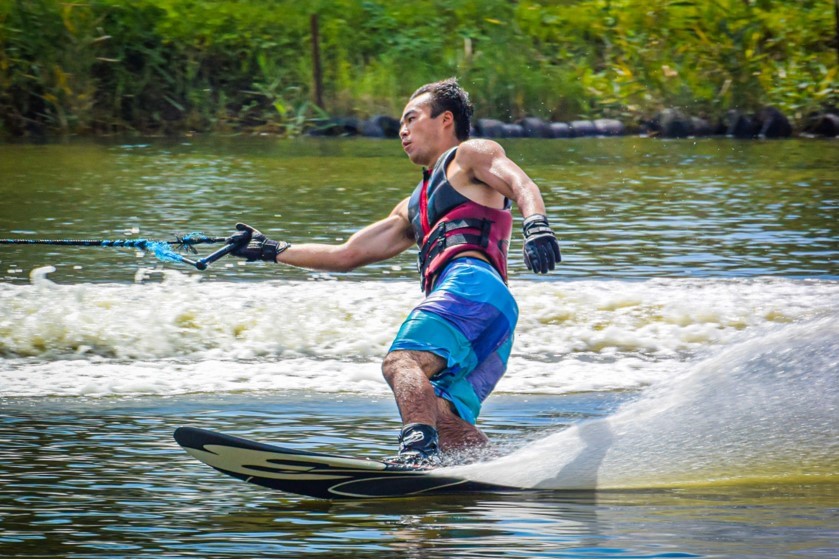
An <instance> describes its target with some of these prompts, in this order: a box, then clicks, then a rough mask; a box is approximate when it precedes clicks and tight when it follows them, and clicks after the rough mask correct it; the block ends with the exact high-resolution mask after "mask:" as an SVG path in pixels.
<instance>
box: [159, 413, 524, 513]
mask: <svg viewBox="0 0 839 560" xmlns="http://www.w3.org/2000/svg"><path fill="white" fill-rule="evenodd" d="M175 441H177V442H178V444H180V446H181V447H183V448H184V449H185V450H186V451H187V453H189V454H190V455H192V456H193V457H195V458H196V459H198V460H199V461H201V462H203V463H206V464H208V465H210V466H211V467H213V468H214V469H216V470H218V471H221V472H223V473H224V474H227V475H230V476H232V477H235V478H238V479H240V480H244V481H245V482H250V483H251V484H258V485H260V486H265V487H267V488H272V489H274V490H282V491H284V492H291V493H292V494H302V495H304V496H312V497H314V498H328V499H348V498H355V499H358V498H393V497H405V496H417V495H436V494H463V493H469V492H503V491H511V490H515V489H514V488H507V487H503V486H495V485H491V484H484V483H481V482H473V481H470V480H465V479H462V478H457V477H451V476H445V475H437V474H435V473H434V472H433V471H429V470H419V469H413V468H410V467H404V466H397V465H391V464H388V463H384V462H382V461H376V460H372V459H356V458H353V457H343V456H340V455H326V454H323V453H312V452H308V451H301V450H299V449H289V448H287V447H280V446H278V445H267V444H264V443H257V442H255V441H250V440H247V439H243V438H239V437H234V436H228V435H225V434H220V433H217V432H211V431H209V430H202V429H200V428H178V429H177V430H175Z"/></svg>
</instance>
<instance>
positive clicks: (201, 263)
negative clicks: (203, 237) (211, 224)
mask: <svg viewBox="0 0 839 560" xmlns="http://www.w3.org/2000/svg"><path fill="white" fill-rule="evenodd" d="M238 246H239V243H228V244H227V245H225V246H224V247H222V248H221V249H218V250H217V251H214V252H212V253H210V254H209V255H207V256H206V257H204V258H203V259H198V260H197V261H195V262H192V263H189V264H192V265H193V266H194V267H195V268H197V269H198V270H206V269H207V267H208V266H209V265H211V264H212V263H214V262H216V261H217V260H219V259H220V258H222V257H223V256H224V255H226V254H228V253H230V252H231V251H233V250H234V249H235V248H236V247H238Z"/></svg>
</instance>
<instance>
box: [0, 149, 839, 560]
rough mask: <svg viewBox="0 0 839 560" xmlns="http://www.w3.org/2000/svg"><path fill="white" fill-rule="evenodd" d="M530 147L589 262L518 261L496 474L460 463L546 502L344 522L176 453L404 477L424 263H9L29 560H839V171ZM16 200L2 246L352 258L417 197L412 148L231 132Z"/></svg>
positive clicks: (28, 165)
mask: <svg viewBox="0 0 839 560" xmlns="http://www.w3.org/2000/svg"><path fill="white" fill-rule="evenodd" d="M504 147H505V148H506V150H507V152H508V153H509V154H510V155H511V156H512V157H513V158H514V159H515V160H516V161H517V162H518V163H519V164H520V165H521V166H522V167H523V168H524V169H525V170H526V171H527V172H528V173H529V174H530V175H531V176H532V177H533V178H534V179H535V180H536V181H537V182H538V184H539V185H540V186H541V188H542V190H543V193H544V197H545V201H546V204H547V207H548V213H549V215H550V219H551V223H552V224H553V226H554V228H555V230H556V231H557V232H558V234H559V237H560V239H561V245H562V248H563V255H564V262H563V263H562V264H561V265H560V267H559V268H558V270H557V271H556V272H555V273H553V274H552V275H550V276H547V277H537V276H535V275H532V274H530V273H529V272H528V271H527V270H526V269H525V267H524V265H523V263H522V261H521V258H520V256H519V255H520V250H521V244H520V241H519V240H518V239H517V238H516V239H514V242H513V247H512V251H511V271H510V272H511V274H510V277H511V283H510V285H511V289H512V291H513V293H514V295H515V296H516V298H517V301H518V303H519V306H520V307H521V310H522V317H521V320H520V322H519V327H518V330H517V339H516V344H515V346H514V349H513V354H512V357H511V361H510V368H509V371H508V374H507V375H506V376H505V378H504V379H503V380H502V381H501V383H500V384H499V386H498V388H497V391H496V393H495V394H494V395H493V396H492V397H491V398H490V400H489V401H488V402H487V405H486V407H485V410H484V413H483V414H482V417H481V427H482V428H483V429H484V430H485V431H486V432H487V433H488V434H489V435H490V437H491V438H492V440H493V441H494V442H495V447H494V448H493V450H492V453H490V454H488V455H486V456H483V457H480V460H479V461H478V462H477V463H475V464H473V465H470V466H467V467H457V468H459V469H461V470H460V471H459V472H460V474H462V475H465V476H469V477H470V478H473V479H476V480H484V481H490V482H499V483H506V484H513V485H516V486H521V487H524V488H527V489H528V490H527V491H525V492H521V493H513V494H506V495H475V496H463V497H458V498H451V497H449V498H445V499H443V498H440V499H437V498H422V499H406V500H379V501H372V502H352V501H350V502H335V503H330V502H326V501H320V500H310V499H305V498H301V497H296V496H291V495H286V494H281V493H274V492H268V491H266V490H264V489H261V488H259V487H255V486H250V485H246V484H243V483H241V482H239V481H236V480H233V479H230V478H227V477H224V476H222V475H220V474H218V473H216V472H215V471H212V470H211V469H209V468H208V467H206V466H204V465H202V464H200V463H198V462H197V461H195V460H194V459H192V458H191V457H189V456H188V455H187V454H186V453H184V452H183V451H182V450H181V449H179V448H178V447H177V445H176V444H175V443H174V441H173V440H172V438H171V434H172V431H174V429H175V428H176V427H178V426H180V425H193V426H200V427H205V428H210V429H216V430H221V431H226V432H229V433H233V434H238V435H242V436H245V437H250V438H254V439H258V440H260V441H268V442H270V441H275V442H278V443H283V444H286V445H291V446H299V447H302V448H305V449H311V450H320V451H327V452H340V453H346V454H353V455H360V456H371V457H381V456H383V455H389V454H391V453H392V452H393V450H394V447H395V434H396V431H397V429H398V427H399V424H398V415H397V411H396V407H395V405H394V404H393V401H392V397H391V396H390V393H389V390H388V388H387V385H386V384H385V383H384V381H383V380H382V377H381V373H380V366H379V363H380V360H381V358H382V357H383V356H384V354H385V353H386V351H387V348H388V346H389V344H390V341H391V339H392V337H393V335H394V333H395V332H396V329H397V328H398V326H399V324H400V323H401V321H402V319H403V318H404V316H405V314H406V313H407V311H408V310H409V309H410V308H411V307H412V306H413V305H415V304H416V303H417V302H418V301H420V299H421V297H422V294H421V292H420V290H419V286H418V282H417V281H416V277H415V272H414V256H413V254H411V253H412V252H411V251H409V252H406V253H405V254H404V255H401V256H400V257H398V258H396V259H393V260H391V261H388V262H386V263H380V264H377V265H373V266H370V267H365V268H363V269H359V270H357V271H354V272H352V273H348V274H323V273H313V272H310V271H303V270H297V269H291V268H287V267H277V266H271V265H268V264H267V263H253V264H247V265H245V264H244V263H241V262H239V261H237V260H235V259H232V258H227V259H223V260H221V261H219V262H218V263H216V264H215V265H213V266H212V267H211V268H210V269H209V270H207V271H206V272H199V271H197V270H195V269H192V268H189V267H186V266H184V265H181V264H172V263H161V262H158V261H156V260H155V258H154V257H153V255H151V254H143V253H138V252H137V251H135V250H131V249H114V248H95V247H94V248H68V247H50V246H38V247H34V246H0V276H2V279H0V555H2V556H7V557H21V556H45V557H80V556H81V557H124V556H129V555H130V556H137V557H144V556H145V557H148V556H164V555H166V556H202V557H221V556H225V557H254V556H268V557H309V558H316V557H357V558H360V557H404V556H409V557H475V556H502V555H503V556H510V557H545V556H574V557H580V556H594V557H604V556H614V557H637V556H652V557H655V556H707V557H835V556H837V555H839V548H837V545H836V543H837V541H839V538H838V537H839V534H837V531H836V525H835V519H836V514H837V509H836V504H837V491H838V490H839V480H837V472H839V468H838V467H839V449H837V446H839V438H837V435H839V434H837V428H836V426H837V425H839V424H838V423H837V422H836V419H837V411H836V403H837V402H838V401H839V398H837V397H839V387H837V379H839V375H837V374H839V370H838V368H837V364H839V344H837V340H839V277H837V267H836V257H837V226H836V219H835V216H836V206H837V198H839V196H837V195H839V187H837V175H836V171H837V165H836V162H837V161H839V144H837V143H836V142H830V141H808V140H789V141H782V142H736V141H731V140H723V139H701V140H699V139H697V140H692V139H691V140H680V141H656V140H651V139H644V138H620V139H579V140H574V141H568V142H566V141H529V140H518V141H505V143H504ZM0 177H2V181H0V238H10V237H26V238H56V239H57V238H101V239H120V238H129V239H134V238H138V237H146V238H151V239H167V238H171V237H172V236H173V235H174V234H176V233H189V232H194V231H201V232H204V233H206V234H209V235H213V236H224V235H227V234H228V233H230V232H232V231H233V226H234V224H235V223H236V222H237V221H244V222H247V223H250V224H252V225H254V226H256V227H258V228H260V229H262V230H263V231H265V232H266V233H268V234H269V235H270V236H271V237H274V238H281V239H286V240H288V241H290V242H292V243H295V242H300V241H309V240H315V241H323V242H330V243H332V242H340V241H342V240H345V239H346V238H347V237H348V236H349V235H351V234H352V233H353V232H354V231H357V230H358V229H359V228H360V227H362V226H364V225H366V224H367V223H369V222H371V221H373V220H376V219H379V218H381V217H383V216H386V215H387V214H388V212H390V210H391V209H392V208H393V207H394V206H395V205H396V204H397V203H398V202H399V201H400V200H401V199H402V198H404V197H405V196H407V195H408V194H409V192H410V190H411V188H412V186H413V185H414V184H415V182H416V181H417V180H418V171H417V169H416V168H414V167H413V166H411V165H410V163H409V162H408V161H407V159H406V158H405V156H404V154H402V152H401V150H400V148H399V144H398V143H397V142H393V141H373V140H364V139H349V140H338V139H328V140H324V139H300V140H294V141H286V140H275V139H269V138H221V137H209V138H193V139H187V140H177V141H173V140H161V139H150V140H141V141H131V142H124V141H108V142H103V141H71V142H67V143H61V144H46V145H30V144H17V145H3V146H0ZM518 219H519V218H517V220H518ZM517 223H519V222H518V221H517ZM199 250H200V251H201V252H202V253H205V254H206V253H207V252H209V251H210V250H212V248H211V247H199Z"/></svg>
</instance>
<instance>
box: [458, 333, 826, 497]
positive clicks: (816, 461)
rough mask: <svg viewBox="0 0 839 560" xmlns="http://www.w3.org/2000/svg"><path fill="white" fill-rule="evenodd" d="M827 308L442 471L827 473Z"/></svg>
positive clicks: (760, 476) (791, 477) (608, 483)
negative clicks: (530, 438) (605, 409)
mask: <svg viewBox="0 0 839 560" xmlns="http://www.w3.org/2000/svg"><path fill="white" fill-rule="evenodd" d="M837 341H839V321H837V318H835V317H829V318H825V319H820V320H815V321H811V322H809V323H806V324H801V325H788V326H784V327H781V328H778V329H774V330H772V331H770V332H764V334H762V335H760V336H758V337H754V338H751V339H749V340H745V341H742V342H739V343H737V344H735V345H733V346H731V347H728V348H727V349H723V350H722V351H721V352H720V353H719V354H718V355H716V356H713V357H711V358H709V359H706V360H704V361H702V362H700V363H698V364H696V365H695V366H693V367H690V368H689V369H688V370H687V371H685V372H683V373H681V374H675V375H674V376H673V377H671V378H669V379H667V380H664V381H661V382H659V383H658V384H656V385H654V386H652V387H650V388H649V389H648V390H647V391H645V392H644V394H643V395H642V397H641V398H640V399H639V400H637V401H634V402H631V403H628V404H626V405H624V406H623V407H622V408H621V409H620V410H619V411H618V412H616V413H615V414H613V415H611V416H609V417H607V418H603V419H599V420H594V421H587V422H581V423H579V424H576V425H574V426H572V427H570V428H568V429H565V430H563V431H561V432H559V433H556V434H552V435H550V436H548V437H546V438H543V439H541V440H538V441H535V442H533V443H531V444H528V445H526V446H525V447H523V448H521V449H519V450H518V451H515V452H513V453H512V454H510V455H507V456H505V457H502V458H499V459H496V460H493V461H490V462H486V463H480V464H475V465H469V466H464V467H456V468H453V469H452V472H453V473H454V474H457V475H459V476H464V477H467V478H469V479H472V480H477V481H480V482H487V483H493V484H500V485H508V486H516V487H524V488H542V489H630V488H668V487H671V488H672V487H681V486H689V485H717V484H749V483H767V482H772V483H806V482H828V481H830V482H839V475H837V473H839V468H837V467H839V443H837V442H838V441H839V438H837V410H836V406H837V402H839V399H838V398H837V397H839V391H838V390H837V373H839V371H838V370H839V367H837V366H839V342H837Z"/></svg>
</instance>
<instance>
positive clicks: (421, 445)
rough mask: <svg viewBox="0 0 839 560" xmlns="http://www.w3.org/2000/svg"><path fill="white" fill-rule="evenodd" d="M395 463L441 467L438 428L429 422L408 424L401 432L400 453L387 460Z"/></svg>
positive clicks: (407, 465) (420, 466)
mask: <svg viewBox="0 0 839 560" xmlns="http://www.w3.org/2000/svg"><path fill="white" fill-rule="evenodd" d="M385 461H386V462H388V463H391V464H394V465H404V466H406V467H415V468H421V469H431V468H434V467H439V466H440V465H441V464H442V462H443V460H442V458H441V457H440V446H439V442H438V437H437V430H436V429H435V428H433V427H432V426H429V425H428V424H408V425H407V426H404V427H403V428H402V432H401V433H400V434H399V454H398V455H397V456H395V457H389V458H388V459H386V460H385Z"/></svg>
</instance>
